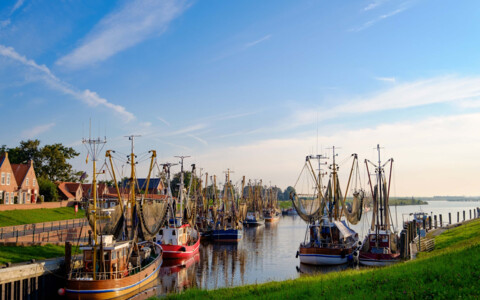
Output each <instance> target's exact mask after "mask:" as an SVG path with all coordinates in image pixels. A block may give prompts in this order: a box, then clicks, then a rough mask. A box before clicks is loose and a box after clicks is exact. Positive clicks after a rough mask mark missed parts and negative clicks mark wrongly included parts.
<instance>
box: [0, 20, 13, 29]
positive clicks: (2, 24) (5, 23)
mask: <svg viewBox="0 0 480 300" xmlns="http://www.w3.org/2000/svg"><path fill="white" fill-rule="evenodd" d="M10 23H11V21H10V19H6V20H3V21H0V28H5V27H7V26H8V25H10Z"/></svg>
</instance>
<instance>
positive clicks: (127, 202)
mask: <svg viewBox="0 0 480 300" xmlns="http://www.w3.org/2000/svg"><path fill="white" fill-rule="evenodd" d="M130 139H131V140H132V152H131V155H130V156H129V163H130V165H131V170H132V173H131V177H130V190H129V193H128V194H121V193H120V189H119V187H118V182H117V180H116V177H115V173H114V172H113V176H114V183H115V187H116V191H117V195H116V196H117V202H118V205H116V207H115V208H114V209H113V211H114V212H113V213H112V210H111V209H110V210H107V211H103V210H102V209H101V206H100V205H98V201H97V188H96V185H97V175H98V174H104V173H105V172H104V171H105V170H103V171H101V172H98V170H97V169H96V162H97V156H98V154H99V152H100V151H101V149H103V146H104V144H105V142H106V141H102V140H100V139H96V140H92V139H89V140H84V143H85V144H86V145H88V147H87V149H89V155H91V157H92V160H93V180H92V199H91V200H90V199H86V203H85V205H86V211H87V219H88V221H89V223H90V226H91V228H92V231H91V232H92V235H93V239H92V235H90V238H89V243H88V244H87V245H81V246H80V247H79V248H80V249H81V250H83V255H82V259H81V261H77V262H75V261H72V256H71V255H70V254H71V249H72V248H71V244H68V246H66V254H67V255H66V257H65V263H66V266H67V280H66V287H65V289H64V291H65V293H66V296H67V298H69V299H112V298H125V297H129V296H130V295H133V294H134V293H136V292H138V290H139V289H141V288H143V287H145V286H147V285H148V284H150V283H151V282H153V281H154V280H156V279H157V276H158V270H159V269H160V266H161V264H162V260H163V252H162V248H161V247H160V246H159V245H158V244H157V243H155V242H153V241H152V240H150V239H148V238H147V237H149V236H150V237H151V235H149V234H148V232H147V231H152V230H153V229H152V228H151V227H149V226H148V225H146V224H147V223H148V222H152V221H153V223H156V225H158V224H162V223H163V222H164V221H165V212H166V206H164V203H159V206H158V207H157V206H156V208H159V210H157V211H162V209H163V214H161V216H160V217H159V219H158V220H156V221H158V222H155V220H152V219H148V220H145V216H144V215H142V204H140V203H141V202H143V201H148V197H147V196H148V194H146V192H143V194H142V195H143V196H141V198H140V197H139V196H138V194H137V193H136V192H137V191H138V190H137V188H138V187H136V185H135V183H136V176H135V157H136V156H135V154H134V153H133V149H134V148H133V139H134V136H131V137H130ZM111 152H112V151H110V150H109V151H107V152H106V157H107V158H109V160H110V163H111V168H110V169H109V170H110V171H113V170H115V168H114V167H113V163H112V156H111ZM155 156H156V154H155V151H152V162H153V160H154V158H155ZM150 171H151V169H150ZM149 178H150V173H149ZM146 191H148V187H147V189H146ZM150 205H152V207H153V204H152V203H151V204H150ZM154 227H158V226H154ZM78 264H79V265H81V267H79V268H78V267H75V266H76V265H78Z"/></svg>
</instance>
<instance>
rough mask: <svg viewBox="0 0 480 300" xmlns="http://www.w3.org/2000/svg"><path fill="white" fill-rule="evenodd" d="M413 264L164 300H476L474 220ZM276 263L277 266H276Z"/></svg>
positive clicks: (479, 223)
mask: <svg viewBox="0 0 480 300" xmlns="http://www.w3.org/2000/svg"><path fill="white" fill-rule="evenodd" d="M435 243H436V247H435V250H434V251H432V252H430V253H420V255H419V257H418V258H417V259H416V260H412V261H407V262H404V263H398V264H396V265H393V266H390V267H384V268H364V269H360V270H348V271H343V272H336V273H329V274H320V275H314V276H304V277H301V278H299V279H295V280H287V281H282V282H269V283H265V284H258V285H248V286H241V287H236V288H225V289H219V290H211V291H206V290H197V289H191V290H187V291H186V292H184V293H182V294H179V295H170V296H169V297H168V298H169V299H192V298H194V299H218V298H221V299H228V298H229V299H245V298H255V299H257V298H262V299H301V298H306V299H309V298H313V297H315V298H318V297H320V298H332V299H333V298H340V299H347V298H348V299H371V298H381V299H385V298H391V299H413V298H420V299H434V298H439V299H453V298H456V299H459V298H478V297H480V220H474V221H471V222H468V223H467V224H466V225H462V226H459V227H457V228H454V229H451V230H449V231H446V232H444V233H443V234H441V235H439V236H437V237H435ZM279 263H281V262H280V261H279Z"/></svg>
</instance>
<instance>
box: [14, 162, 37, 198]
mask: <svg viewBox="0 0 480 300" xmlns="http://www.w3.org/2000/svg"><path fill="white" fill-rule="evenodd" d="M11 166H12V170H13V173H14V174H15V180H16V182H17V185H18V189H17V197H18V201H17V203H18V204H29V203H36V202H37V198H38V192H39V188H38V183H37V177H36V175H35V169H34V168H33V161H32V160H30V161H29V163H28V164H12V165H11Z"/></svg>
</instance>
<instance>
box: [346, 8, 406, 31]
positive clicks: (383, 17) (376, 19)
mask: <svg viewBox="0 0 480 300" xmlns="http://www.w3.org/2000/svg"><path fill="white" fill-rule="evenodd" d="M407 8H408V7H407V6H403V7H400V8H398V9H396V10H394V11H391V12H389V13H386V14H383V15H380V16H378V17H376V18H375V19H372V20H370V21H367V22H365V23H363V25H361V26H359V27H354V28H351V29H350V30H349V31H351V32H359V31H362V30H364V29H367V28H369V27H370V26H372V25H374V24H375V23H377V22H379V21H382V20H385V19H387V18H390V17H393V16H395V15H397V14H399V13H401V12H404V11H405V10H407Z"/></svg>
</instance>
